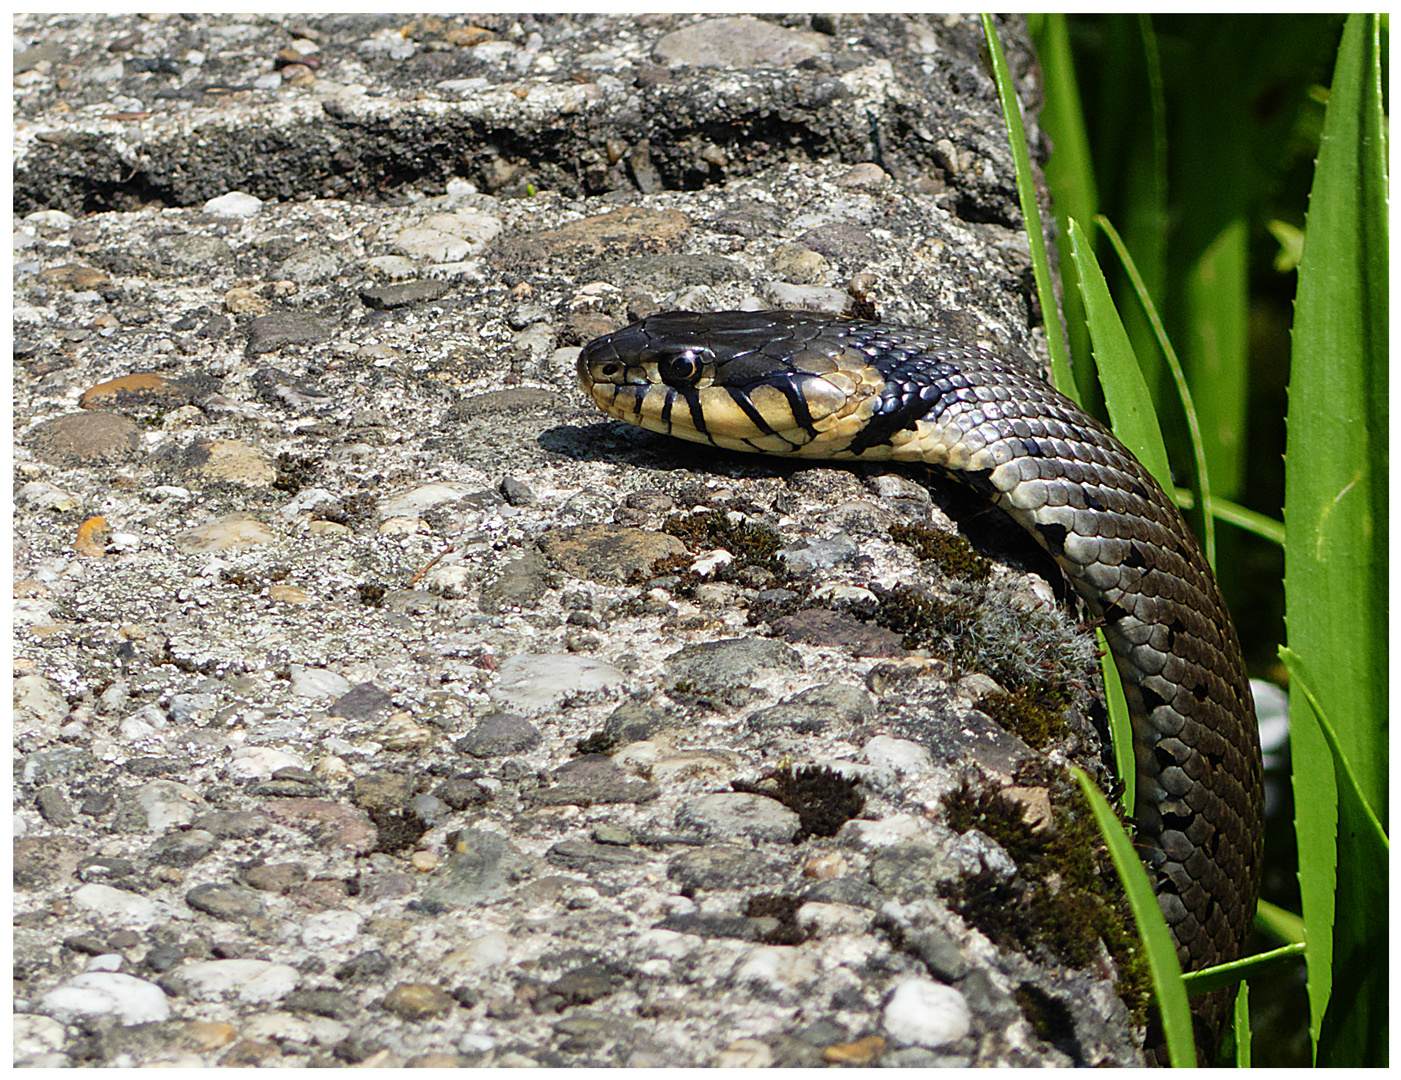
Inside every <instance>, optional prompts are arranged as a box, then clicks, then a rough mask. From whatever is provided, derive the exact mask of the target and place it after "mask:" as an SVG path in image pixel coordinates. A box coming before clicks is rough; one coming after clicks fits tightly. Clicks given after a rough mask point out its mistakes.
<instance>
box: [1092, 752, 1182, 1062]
mask: <svg viewBox="0 0 1401 1080" xmlns="http://www.w3.org/2000/svg"><path fill="white" fill-rule="evenodd" d="M1070 771H1071V772H1072V773H1073V774H1074V776H1075V780H1076V782H1077V783H1079V785H1080V790H1081V791H1083V792H1084V793H1085V798H1086V799H1088V800H1089V803H1090V809H1091V810H1092V811H1093V813H1094V816H1095V823H1096V824H1098V825H1099V831H1100V833H1102V834H1103V836H1104V842H1105V843H1106V844H1107V845H1108V846H1109V858H1110V859H1111V860H1112V861H1113V863H1114V869H1115V871H1116V872H1117V873H1118V875H1119V880H1120V881H1121V882H1123V885H1124V893H1125V895H1126V896H1127V897H1128V901H1129V907H1130V908H1132V909H1133V917H1134V922H1136V923H1137V924H1138V935H1139V937H1141V938H1142V939H1143V948H1144V952H1145V954H1146V955H1147V957H1148V970H1149V972H1150V973H1151V975H1152V979H1153V992H1154V993H1155V994H1156V995H1157V998H1158V1010H1159V1012H1160V1013H1161V1014H1162V1018H1163V1036H1164V1038H1165V1039H1166V1040H1167V1048H1168V1056H1169V1058H1170V1059H1171V1060H1172V1064H1173V1065H1174V1066H1176V1067H1181V1066H1188V1067H1191V1066H1195V1065H1196V1063H1197V1049H1196V1045H1195V1044H1194V1042H1193V1040H1192V1012H1191V1010H1190V1008H1188V1005H1187V991H1186V989H1185V988H1184V987H1183V983H1182V967H1181V965H1180V964H1179V963H1178V962H1177V947H1176V946H1175V945H1174V944H1173V942H1172V933H1171V932H1170V931H1169V930H1168V926H1167V922H1166V921H1164V919H1163V912H1162V909H1161V908H1160V907H1158V897H1157V896H1156V895H1155V894H1154V892H1153V885H1152V883H1151V882H1150V881H1149V880H1148V871H1147V870H1145V869H1144V868H1143V863H1141V862H1139V860H1138V854H1137V853H1136V852H1135V851H1134V849H1133V842H1132V841H1131V840H1129V838H1128V835H1127V834H1126V833H1125V832H1124V827H1123V826H1122V825H1120V824H1119V819H1118V818H1116V817H1115V816H1114V811H1113V810H1112V809H1110V807H1109V802H1108V800H1106V799H1105V797H1104V795H1103V794H1102V793H1101V792H1100V790H1099V788H1098V787H1096V786H1095V783H1094V781H1093V780H1091V779H1090V778H1089V776H1087V775H1086V774H1085V772H1084V771H1083V770H1082V769H1077V768H1076V767H1075V766H1073V765H1072V766H1070Z"/></svg>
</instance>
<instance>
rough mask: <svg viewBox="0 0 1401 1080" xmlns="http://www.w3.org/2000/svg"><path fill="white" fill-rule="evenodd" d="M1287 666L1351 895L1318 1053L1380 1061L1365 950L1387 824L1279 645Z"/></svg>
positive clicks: (1374, 973) (1378, 1021) (1375, 996)
mask: <svg viewBox="0 0 1401 1080" xmlns="http://www.w3.org/2000/svg"><path fill="white" fill-rule="evenodd" d="M1279 658H1280V660H1282V661H1283V662H1284V665H1285V666H1286V667H1287V668H1288V669H1289V675H1290V685H1291V686H1293V687H1295V688H1297V689H1298V691H1299V693H1300V694H1301V695H1302V696H1303V697H1304V699H1305V700H1306V701H1307V702H1308V704H1309V706H1310V707H1311V708H1312V709H1313V711H1314V716H1315V718H1316V719H1317V721H1318V726H1319V730H1320V731H1321V732H1322V734H1323V737H1324V739H1325V740H1327V743H1328V749H1329V752H1330V753H1331V755H1332V758H1333V771H1334V782H1335V784H1336V785H1337V789H1338V796H1339V797H1338V848H1337V852H1338V898H1339V901H1340V909H1341V907H1342V904H1341V901H1343V900H1346V899H1347V898H1349V897H1355V898H1356V903H1354V904H1350V905H1348V911H1347V912H1343V911H1342V910H1340V911H1339V918H1338V920H1337V922H1336V923H1335V924H1334V927H1333V966H1332V975H1333V986H1334V992H1333V996H1332V997H1331V998H1330V999H1329V1002H1328V1010H1327V1012H1326V1013H1325V1014H1324V1018H1323V1025H1322V1028H1321V1030H1320V1034H1319V1040H1318V1053H1319V1058H1320V1059H1324V1058H1325V1056H1326V1057H1327V1058H1330V1059H1332V1060H1334V1061H1344V1062H1346V1063H1348V1064H1383V1063H1385V1061H1386V1024H1387V1017H1386V1000H1387V978H1386V972H1385V968H1384V966H1383V965H1381V964H1378V963H1377V962H1376V955H1375V953H1374V952H1372V951H1370V950H1372V949H1374V948H1375V947H1376V946H1377V944H1378V943H1379V942H1380V943H1383V944H1384V943H1385V941H1386V910H1387V907H1386V905H1387V882H1386V868H1387V865H1388V858H1387V857H1388V854H1389V851H1390V845H1389V844H1388V842H1387V837H1386V831H1385V830H1384V829H1383V828H1382V824H1381V822H1380V821H1378V820H1377V815H1376V813H1375V811H1374V810H1373V808H1372V807H1371V806H1369V805H1368V803H1367V800H1366V798H1365V796H1364V795H1363V793H1362V789H1361V786H1360V785H1359V783H1358V780H1357V773H1356V771H1355V770H1354V769H1353V767H1352V763H1351V762H1349V761H1348V759H1347V754H1346V753H1345V752H1344V751H1343V748H1342V746H1341V744H1340V743H1339V742H1338V737H1337V735H1336V733H1335V732H1334V729H1333V725H1332V724H1331V723H1330V722H1329V720H1328V716H1327V714H1326V713H1325V712H1324V711H1323V707H1322V706H1321V705H1320V703H1319V701H1318V698H1317V697H1316V696H1315V695H1314V693H1313V690H1312V688H1311V687H1310V686H1309V684H1308V683H1307V682H1306V681H1305V679H1304V677H1303V675H1301V674H1300V673H1299V657H1298V656H1297V655H1296V654H1295V653H1294V652H1293V650H1291V649H1289V648H1283V647H1282V648H1281V649H1280V650H1279ZM1344 1038H1346V1039H1349V1040H1355V1039H1357V1038H1362V1039H1365V1040H1368V1041H1369V1043H1370V1045H1368V1046H1365V1047H1359V1046H1357V1045H1355V1044H1350V1045H1348V1046H1347V1047H1343V1046H1341V1045H1340V1040H1341V1039H1344Z"/></svg>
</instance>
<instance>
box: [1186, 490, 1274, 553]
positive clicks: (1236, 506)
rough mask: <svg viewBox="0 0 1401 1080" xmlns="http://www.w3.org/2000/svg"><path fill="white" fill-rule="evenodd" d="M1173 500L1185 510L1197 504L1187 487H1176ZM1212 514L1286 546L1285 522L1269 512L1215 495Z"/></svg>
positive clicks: (1264, 538) (1239, 527) (1212, 501)
mask: <svg viewBox="0 0 1401 1080" xmlns="http://www.w3.org/2000/svg"><path fill="white" fill-rule="evenodd" d="M1172 501H1173V502H1175V503H1176V504H1177V505H1178V506H1179V507H1181V508H1182V509H1184V510H1190V509H1191V508H1192V507H1193V506H1194V505H1196V499H1195V498H1194V497H1193V495H1192V492H1191V491H1190V490H1188V489H1187V488H1174V489H1173V492H1172ZM1211 514H1212V516H1213V517H1215V518H1216V519H1217V520H1218V521H1225V522H1227V523H1229V524H1231V525H1234V526H1235V527H1236V528H1238V529H1244V530H1245V531H1246V532H1249V533H1254V534H1255V535H1256V536H1258V537H1260V538H1261V539H1262V540H1268V541H1269V542H1270V543H1272V544H1278V545H1279V546H1280V547H1283V546H1284V522H1282V521H1276V520H1275V519H1274V518H1272V517H1270V516H1269V515H1268V514H1262V513H1260V512H1258V511H1256V510H1250V509H1247V508H1246V507H1244V506H1241V505H1240V503H1233V502H1231V500H1230V499H1222V498H1219V497H1217V496H1215V495H1213V496H1212V499H1211Z"/></svg>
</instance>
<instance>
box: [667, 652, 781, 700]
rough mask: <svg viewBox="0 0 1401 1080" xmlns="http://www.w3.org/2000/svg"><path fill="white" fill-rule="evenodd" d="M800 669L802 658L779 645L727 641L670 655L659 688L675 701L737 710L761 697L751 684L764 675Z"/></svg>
mask: <svg viewBox="0 0 1401 1080" xmlns="http://www.w3.org/2000/svg"><path fill="white" fill-rule="evenodd" d="M802 669H803V658H802V654H800V653H799V652H798V651H797V650H796V649H793V648H790V647H789V646H787V645H784V644H782V643H781V642H777V641H769V640H766V639H757V638H726V639H724V640H722V641H707V642H704V643H702V644H699V645H687V646H686V647H685V648H684V649H680V650H678V651H677V652H674V653H672V654H671V655H670V656H668V657H667V658H666V670H667V674H666V679H665V681H664V682H663V684H662V686H663V689H665V690H666V692H667V694H669V695H670V696H671V697H672V698H674V699H676V700H678V701H682V702H687V703H692V702H694V703H698V704H703V705H708V706H710V707H711V708H715V709H722V708H738V707H739V706H741V705H746V704H748V703H749V702H750V701H753V700H754V699H755V698H756V697H759V696H760V691H759V690H757V689H755V688H754V686H753V683H754V681H755V680H756V679H759V678H762V677H763V675H764V674H765V673H766V672H769V671H774V670H780V671H801V670H802Z"/></svg>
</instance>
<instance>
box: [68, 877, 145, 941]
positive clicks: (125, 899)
mask: <svg viewBox="0 0 1401 1080" xmlns="http://www.w3.org/2000/svg"><path fill="white" fill-rule="evenodd" d="M73 904H74V906H75V907H78V908H82V909H83V910H86V911H91V912H92V913H93V914H94V915H100V916H102V918H104V919H105V920H107V921H108V922H110V923H111V924H112V925H113V926H121V927H125V928H127V929H132V930H140V929H144V928H145V927H147V926H150V925H151V924H152V923H153V922H155V920H156V916H157V913H158V909H157V907H156V902H155V901H154V900H150V899H148V898H147V897H144V896H139V895H138V894H136V893H133V892H127V891H126V890H125V889H116V888H113V887H112V886H111V885H102V884H99V883H97V882H91V883H89V884H87V885H80V886H79V887H78V888H76V889H74V890H73Z"/></svg>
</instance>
